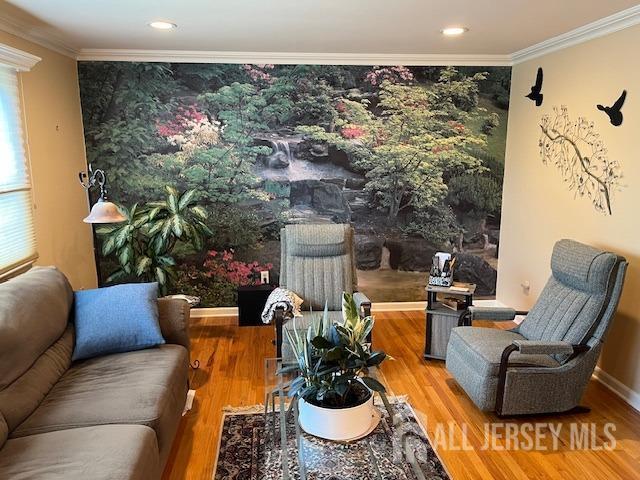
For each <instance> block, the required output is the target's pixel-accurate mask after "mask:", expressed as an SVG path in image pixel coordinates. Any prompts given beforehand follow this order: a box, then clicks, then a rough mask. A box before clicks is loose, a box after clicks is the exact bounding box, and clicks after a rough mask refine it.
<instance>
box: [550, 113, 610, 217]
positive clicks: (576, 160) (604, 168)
mask: <svg viewBox="0 0 640 480" xmlns="http://www.w3.org/2000/svg"><path fill="white" fill-rule="evenodd" d="M553 110H554V114H553V116H550V115H545V116H544V117H542V122H541V124H540V128H541V130H542V133H541V135H540V143H539V145H540V155H541V157H542V162H543V163H544V164H545V165H547V164H552V165H555V166H556V167H557V168H558V170H560V173H561V175H562V179H563V180H564V181H565V182H566V183H567V184H568V185H569V190H573V191H575V194H576V195H579V196H581V197H587V198H589V199H591V202H592V203H593V206H594V207H595V208H596V210H598V211H599V212H602V213H604V214H609V215H611V195H612V193H613V192H614V191H616V190H619V189H620V187H621V186H622V185H621V183H620V181H621V179H622V169H621V167H620V164H619V163H618V161H617V160H610V159H609V158H608V156H607V148H606V147H605V145H604V142H603V141H602V139H601V138H600V135H599V134H598V133H596V132H595V130H594V126H593V122H590V121H588V120H586V119H585V118H583V117H578V119H577V120H576V121H572V120H571V119H570V118H569V114H568V112H567V107H565V106H562V107H561V108H560V109H558V108H557V107H554V109H553Z"/></svg>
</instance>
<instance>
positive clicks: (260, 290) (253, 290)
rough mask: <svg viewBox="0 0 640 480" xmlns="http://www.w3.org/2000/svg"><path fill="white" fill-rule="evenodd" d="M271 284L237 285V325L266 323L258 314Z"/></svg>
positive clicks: (271, 289)
mask: <svg viewBox="0 0 640 480" xmlns="http://www.w3.org/2000/svg"><path fill="white" fill-rule="evenodd" d="M274 289H275V287H274V286H273V285H264V284H263V285H247V286H245V287H238V325H240V326H241V327H248V326H259V325H266V324H264V323H262V319H261V318H260V315H262V309H263V308H264V306H265V304H266V303H267V298H269V294H270V293H271V292H273V290H274Z"/></svg>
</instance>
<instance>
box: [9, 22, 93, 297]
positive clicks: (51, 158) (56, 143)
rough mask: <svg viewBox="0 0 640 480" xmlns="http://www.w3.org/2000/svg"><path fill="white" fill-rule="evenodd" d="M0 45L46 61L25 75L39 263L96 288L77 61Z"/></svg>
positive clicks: (31, 47) (16, 42) (13, 40)
mask: <svg viewBox="0 0 640 480" xmlns="http://www.w3.org/2000/svg"><path fill="white" fill-rule="evenodd" d="M0 43H3V44H5V45H9V46H11V47H14V48H17V49H20V50H23V51H26V52H29V53H32V54H34V55H37V56H38V57H40V58H42V60H41V61H40V62H38V64H37V65H36V66H35V67H34V68H33V69H32V70H31V71H30V72H25V73H23V74H21V75H22V85H23V96H24V110H25V117H26V127H27V133H28V136H29V151H30V158H31V173H32V181H33V187H34V203H35V210H34V212H35V226H36V239H37V248H38V254H39V256H40V257H39V259H38V262H37V263H38V264H39V265H55V266H57V267H58V268H60V269H61V270H62V271H63V272H64V273H65V274H66V275H67V276H68V277H69V279H70V281H71V284H72V285H73V287H74V288H75V289H81V288H93V287H95V286H96V270H95V261H94V257H93V240H92V236H91V227H90V226H89V225H86V224H84V223H82V219H83V218H84V217H85V216H86V215H87V209H88V205H87V197H86V194H85V191H84V190H83V189H82V188H81V187H80V185H79V184H78V180H77V175H78V172H79V171H80V170H84V169H86V160H85V151H84V139H83V130H82V118H81V114H80V95H79V91H78V74H77V66H76V61H75V60H74V59H72V58H69V57H66V56H64V55H61V54H59V53H56V52H53V51H51V50H48V49H46V48H43V47H41V46H39V45H35V44H33V43H30V42H27V41H25V40H22V39H20V38H17V37H15V36H13V35H9V34H7V33H4V32H0Z"/></svg>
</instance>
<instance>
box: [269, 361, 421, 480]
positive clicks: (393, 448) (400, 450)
mask: <svg viewBox="0 0 640 480" xmlns="http://www.w3.org/2000/svg"><path fill="white" fill-rule="evenodd" d="M281 366H282V361H281V359H279V358H267V359H266V360H265V409H264V416H265V427H264V435H263V439H262V440H261V444H262V446H263V449H264V450H263V456H264V459H265V461H264V465H268V466H269V467H268V468H267V467H266V466H265V469H266V470H268V471H267V472H261V475H260V478H267V479H271V478H274V479H275V478H282V479H285V480H289V479H300V480H307V479H310V480H320V479H335V480H338V479H349V480H351V479H363V480H364V479H366V480H369V479H370V480H383V479H384V480H389V479H396V478H397V479H423V478H425V476H424V473H426V472H425V469H424V466H423V465H422V463H423V462H421V461H420V459H419V458H417V457H416V451H417V450H416V448H420V445H422V443H424V440H425V439H424V435H423V433H421V432H420V431H418V430H416V429H415V428H414V429H413V430H414V431H413V432H410V431H407V427H411V426H412V425H413V424H415V423H416V422H415V421H413V422H411V421H406V420H407V419H406V418H404V417H405V416H409V415H410V416H411V417H412V418H413V413H412V411H410V407H408V404H406V403H404V402H403V403H394V402H393V401H392V402H391V403H390V402H388V401H387V397H386V396H385V398H384V401H381V399H380V398H376V408H377V409H378V411H379V413H380V422H379V423H378V424H377V426H375V428H374V429H373V431H372V432H371V433H370V434H369V435H367V436H365V437H363V438H361V439H359V440H355V441H350V442H335V441H330V440H324V439H321V438H318V437H314V436H313V435H309V434H307V433H306V432H304V431H303V430H302V428H301V427H300V424H299V422H298V404H297V399H295V398H293V399H292V398H289V397H288V396H287V392H288V389H289V385H290V383H291V381H292V380H293V379H294V378H296V376H297V374H296V372H295V371H294V372H290V373H285V374H281V373H279V370H280V368H281ZM369 375H370V376H373V377H375V378H376V379H377V380H378V381H380V382H381V383H382V384H383V385H384V386H385V388H386V389H387V396H388V397H389V398H392V394H391V392H390V390H389V388H388V387H389V386H388V384H387V382H386V381H385V378H384V375H382V372H381V371H380V370H379V369H372V370H371V371H370V372H369ZM376 397H378V395H377V394H376ZM409 412H411V413H409ZM410 438H414V440H415V439H418V440H420V442H418V443H419V444H420V445H419V444H418V443H416V442H415V441H408V440H407V439H410ZM412 442H413V443H412ZM427 444H428V441H427ZM407 447H408V448H407ZM274 466H275V467H274ZM280 469H281V471H280ZM276 470H277V471H276Z"/></svg>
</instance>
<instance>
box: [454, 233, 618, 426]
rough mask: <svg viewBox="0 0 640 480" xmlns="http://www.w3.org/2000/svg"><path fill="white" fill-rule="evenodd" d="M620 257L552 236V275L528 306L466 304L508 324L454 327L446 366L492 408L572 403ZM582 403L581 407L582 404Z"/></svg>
mask: <svg viewBox="0 0 640 480" xmlns="http://www.w3.org/2000/svg"><path fill="white" fill-rule="evenodd" d="M627 265H628V264H627V261H626V260H625V259H624V258H622V257H619V256H617V255H615V254H613V253H610V252H604V251H600V250H597V249H595V248H592V247H590V246H588V245H584V244H581V243H578V242H576V241H573V240H560V241H559V242H557V243H556V245H555V247H554V249H553V255H552V257H551V271H552V276H551V278H550V279H549V281H548V282H547V284H546V286H545V287H544V289H543V291H542V292H541V294H540V297H539V298H538V301H537V302H536V304H535V305H534V306H533V308H532V309H531V311H530V312H528V313H527V312H517V311H516V310H513V309H510V308H489V307H485V308H483V307H471V309H470V315H471V317H472V318H471V320H472V321H473V320H476V319H481V320H493V321H500V320H513V319H514V318H515V316H516V314H520V313H522V314H526V317H525V319H524V321H523V322H522V323H521V324H520V325H518V327H517V328H515V329H513V330H501V329H495V328H478V327H457V328H454V329H453V331H452V333H451V337H450V339H449V344H448V347H447V360H446V364H447V369H448V370H449V372H451V374H452V375H453V376H454V378H455V379H456V381H457V382H458V384H460V386H462V388H463V389H464V390H465V391H466V392H467V394H468V395H469V397H471V399H472V400H473V402H474V403H475V404H476V405H477V406H478V408H480V409H481V410H484V411H495V412H496V413H497V414H498V415H501V416H504V415H522V414H541V413H560V412H566V411H569V410H573V409H576V410H578V409H580V408H579V407H578V404H579V402H580V399H581V397H582V395H583V393H584V390H585V388H586V386H587V383H588V382H589V379H590V378H591V374H592V373H593V370H594V368H595V366H596V362H597V360H598V356H599V355H600V350H601V348H602V343H603V341H604V338H605V336H606V333H607V330H608V329H609V326H610V324H611V320H612V319H613V316H614V314H615V311H616V308H617V306H618V301H619V299H620V294H621V292H622V285H623V283H624V277H625V272H626V269H627ZM582 410H586V409H584V408H583V409H582Z"/></svg>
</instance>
